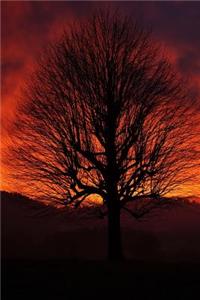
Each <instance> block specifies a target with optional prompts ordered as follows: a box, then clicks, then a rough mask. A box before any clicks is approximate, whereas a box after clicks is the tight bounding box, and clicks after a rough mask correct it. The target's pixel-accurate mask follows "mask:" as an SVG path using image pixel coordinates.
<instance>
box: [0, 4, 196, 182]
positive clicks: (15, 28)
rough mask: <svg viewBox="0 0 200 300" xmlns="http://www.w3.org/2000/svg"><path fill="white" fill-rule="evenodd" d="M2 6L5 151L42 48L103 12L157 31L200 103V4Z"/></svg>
mask: <svg viewBox="0 0 200 300" xmlns="http://www.w3.org/2000/svg"><path fill="white" fill-rule="evenodd" d="M1 6H2V10H1V14H2V32H1V34H2V35H1V42H2V51H1V55H2V104H1V109H2V113H1V117H2V120H1V124H2V148H4V146H5V144H6V143H5V141H6V140H7V139H8V136H10V135H11V134H12V120H13V118H14V114H15V109H16V106H17V101H19V97H20V86H22V85H23V81H24V80H25V78H26V76H27V74H28V73H29V72H30V70H31V69H32V67H33V63H34V61H35V59H36V58H37V56H38V55H39V53H40V51H41V49H42V48H43V47H44V46H45V45H46V43H47V42H48V41H52V40H54V39H56V38H57V37H58V36H59V34H60V33H61V32H62V29H63V26H64V25H65V26H67V24H69V22H71V21H74V20H80V19H83V18H86V17H87V16H89V15H91V14H92V12H93V11H94V10H95V9H96V8H98V7H102V6H109V7H113V8H119V10H120V12H122V13H124V14H129V15H131V16H133V17H134V18H136V19H137V20H139V21H140V22H142V24H144V26H147V27H150V28H152V31H153V34H154V36H155V38H156V39H157V40H159V41H160V43H161V44H162V45H163V46H164V47H165V48H166V53H167V54H168V56H169V58H170V59H171V60H172V62H173V63H174V64H175V66H176V68H177V69H178V71H179V72H180V73H181V74H182V75H183V76H185V77H187V78H188V79H189V80H190V83H191V85H192V93H193V94H194V95H195V96H198V97H199V98H200V31H199V28H200V2H192V3H191V2H118V1H117V2H108V3H106V2H103V3H102V2H64V1H62V2H58V1H57V2H56V1H55V2H53V1H49V2H48V1H43V2H42V1H18V2H16V1H15V2H14V1H13V2H12V1H7V2H6V1H4V2H1ZM199 105H200V100H199ZM2 152H3V151H2ZM3 171H4V169H3V168H2V175H3V176H2V177H3V178H4V172H3ZM2 186H3V187H4V186H5V187H6V183H5V182H4V183H3V184H2Z"/></svg>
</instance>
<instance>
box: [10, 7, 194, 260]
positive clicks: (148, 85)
mask: <svg viewBox="0 0 200 300" xmlns="http://www.w3.org/2000/svg"><path fill="white" fill-rule="evenodd" d="M160 52H161V51H160V48H159V47H158V46H156V45H155V42H154V41H153V39H152V36H151V34H150V33H149V32H147V31H145V30H143V29H142V28H140V27H139V26H138V25H137V24H136V23H134V22H132V21H131V19H129V18H124V17H122V16H119V15H118V14H112V13H109V12H108V13H97V15H95V16H93V17H92V18H91V19H89V20H88V21H87V22H85V23H84V24H79V25H78V26H76V28H75V29H71V30H70V31H68V32H64V34H63V36H62V38H61V39H60V40H59V41H58V42H56V43H54V44H51V45H49V46H48V47H47V49H46V51H45V52H44V53H43V55H42V56H41V58H40V61H39V62H38V67H37V70H36V71H35V72H34V74H32V76H31V78H30V81H29V83H28V84H27V86H26V88H25V91H24V93H23V101H22V104H21V106H20V107H19V113H18V118H16V122H15V132H16V134H15V144H14V147H12V149H10V152H9V153H10V154H9V155H10V156H9V160H10V163H11V164H12V163H13V165H14V168H15V170H16V172H15V174H14V176H15V177H16V178H17V180H18V182H19V181H20V182H25V183H26V192H27V193H28V194H29V195H31V196H32V197H34V196H35V197H41V198H42V199H45V198H48V199H49V198H51V199H52V200H54V201H57V202H59V203H64V204H65V205H73V206H75V207H78V206H79V205H80V204H81V203H82V202H83V201H84V200H85V199H87V198H88V197H89V196H90V195H98V196H99V197H101V198H102V199H103V202H104V203H105V204H106V205H107V208H108V237H109V238H108V241H109V242H108V251H109V253H108V254H109V257H110V258H111V259H120V258H121V256H122V249H121V235H120V209H121V208H125V209H127V210H128V211H129V209H128V208H126V203H127V202H129V201H133V202H135V203H136V206H135V211H131V213H132V214H133V215H134V216H135V217H140V216H142V215H143V214H145V213H146V212H148V211H149V209H151V208H152V206H154V204H156V203H158V199H159V203H160V202H162V199H161V200H160V198H159V197H160V196H162V195H164V194H166V193H168V192H169V191H171V190H172V189H174V188H176V187H177V186H178V185H180V184H183V183H184V182H185V181H186V180H188V179H191V175H192V173H191V170H192V168H193V167H194V166H195V165H196V164H197V154H198V153H197V149H196V146H195V143H196V137H197V135H196V134H195V127H194V124H193V125H191V124H192V123H191V121H192V120H193V122H194V111H193V110H192V104H191V99H189V98H188V97H189V96H188V95H187V93H186V92H185V90H184V89H183V87H182V82H181V81H180V80H179V78H178V75H177V74H176V73H175V71H173V68H172V67H171V66H170V64H169V63H168V61H167V60H166V59H165V58H164V57H163V56H162V55H161V54H160ZM191 126H193V127H191ZM192 176H193V175H192ZM139 196H142V197H143V199H144V197H147V198H149V199H150V198H152V199H153V200H152V201H151V202H148V203H143V202H142V201H141V200H140V199H141V198H140V197H139ZM137 203H143V205H139V206H138V205H137Z"/></svg>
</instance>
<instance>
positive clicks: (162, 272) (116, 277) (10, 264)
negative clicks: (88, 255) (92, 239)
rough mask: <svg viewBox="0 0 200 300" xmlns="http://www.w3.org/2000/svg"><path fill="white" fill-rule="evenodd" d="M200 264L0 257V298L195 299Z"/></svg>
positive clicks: (199, 279)
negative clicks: (0, 261) (0, 266)
mask: <svg viewBox="0 0 200 300" xmlns="http://www.w3.org/2000/svg"><path fill="white" fill-rule="evenodd" d="M199 291H200V264H193V263H186V264H184V263H178V264H176V263H153V262H149V263H144V262H138V261H135V262H133V261H126V262H121V263H109V262H105V261H59V260H57V261H56V260H51V261H19V260H17V261H16V260H12V261H11V260H7V261H3V262H2V299H6V300H7V299H94V300H95V299H114V298H116V299H120V298H121V299H160V300H162V299H190V300H192V299H198V297H199Z"/></svg>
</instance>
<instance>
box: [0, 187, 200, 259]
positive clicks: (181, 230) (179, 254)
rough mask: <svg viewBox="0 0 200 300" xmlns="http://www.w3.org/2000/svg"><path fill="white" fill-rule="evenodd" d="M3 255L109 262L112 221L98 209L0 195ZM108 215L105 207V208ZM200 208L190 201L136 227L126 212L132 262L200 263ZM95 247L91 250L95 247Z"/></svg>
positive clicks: (126, 243) (124, 218) (128, 254)
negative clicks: (110, 223)
mask: <svg viewBox="0 0 200 300" xmlns="http://www.w3.org/2000/svg"><path fill="white" fill-rule="evenodd" d="M1 209H2V255H3V257H6V258H17V259H18V258H22V259H25V258H34V259H38V258H39V259H43V258H45V259H48V258H68V259H104V258H106V243H107V240H106V225H107V217H104V218H102V217H101V216H100V214H99V208H98V207H95V206H91V207H82V208H78V209H70V208H61V209H58V208H56V207H53V206H47V205H45V204H43V203H41V202H38V201H35V200H32V199H29V198H27V197H25V196H22V195H20V194H16V193H7V192H2V193H1ZM102 209H103V210H104V207H102ZM199 217H200V205H199V204H198V203H195V202H190V201H188V199H186V198H180V199H178V200H176V202H175V204H174V207H172V208H171V209H168V210H164V209H162V210H161V211H159V212H158V211H157V212H155V213H154V214H153V213H152V215H149V216H146V218H145V219H144V220H143V221H142V220H141V221H137V220H135V219H134V218H133V217H131V216H129V214H127V212H123V213H122V215H121V219H122V237H123V245H124V250H125V255H126V257H127V258H129V259H139V260H158V261H160V260H167V261H174V260H180V261H198V260H199V261H200V241H199V233H200V218H199ZM91 245H92V247H91Z"/></svg>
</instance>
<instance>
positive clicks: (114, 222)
mask: <svg viewBox="0 0 200 300" xmlns="http://www.w3.org/2000/svg"><path fill="white" fill-rule="evenodd" d="M109 194H110V195H109V201H108V259H109V260H111V261H119V260H122V258H123V255H122V243H121V229H120V205H119V201H118V199H117V195H116V193H114V192H110V193H109Z"/></svg>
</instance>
